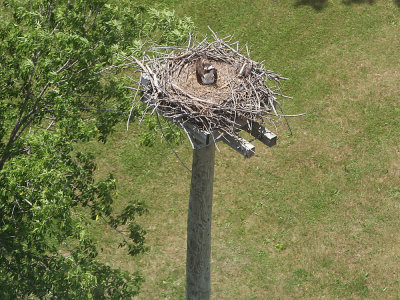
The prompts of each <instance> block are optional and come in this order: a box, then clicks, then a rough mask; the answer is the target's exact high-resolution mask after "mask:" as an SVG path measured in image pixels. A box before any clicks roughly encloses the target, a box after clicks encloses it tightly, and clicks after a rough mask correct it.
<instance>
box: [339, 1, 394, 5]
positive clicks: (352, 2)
mask: <svg viewBox="0 0 400 300" xmlns="http://www.w3.org/2000/svg"><path fill="white" fill-rule="evenodd" d="M395 1H399V0H395ZM342 2H343V3H344V4H346V5H351V4H363V3H368V4H371V5H372V4H374V3H375V0H343V1H342Z"/></svg>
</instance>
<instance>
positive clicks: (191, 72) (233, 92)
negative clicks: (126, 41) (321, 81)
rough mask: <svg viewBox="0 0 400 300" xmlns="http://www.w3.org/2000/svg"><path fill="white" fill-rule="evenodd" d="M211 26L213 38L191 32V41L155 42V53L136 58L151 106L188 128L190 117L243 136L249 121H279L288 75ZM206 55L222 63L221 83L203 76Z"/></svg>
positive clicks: (205, 128)
mask: <svg viewBox="0 0 400 300" xmlns="http://www.w3.org/2000/svg"><path fill="white" fill-rule="evenodd" d="M210 31H211V33H212V37H213V40H212V41H210V42H209V41H208V39H207V38H205V39H204V40H202V41H201V42H197V41H196V40H195V39H193V38H192V37H190V38H189V43H188V45H187V46H185V47H165V46H154V47H152V50H151V55H152V56H150V55H149V54H146V53H144V55H143V58H142V60H138V59H137V58H135V57H131V58H130V60H131V61H132V63H133V64H135V65H136V67H137V68H138V69H139V70H140V72H141V74H142V78H145V79H146V82H147V84H144V85H143V84H142V85H141V86H140V89H142V91H143V92H144V93H145V95H146V97H145V98H144V99H145V102H146V104H147V106H148V107H149V108H150V111H151V112H152V113H153V112H157V113H159V114H161V115H162V116H164V117H166V118H167V119H169V120H172V121H174V122H175V123H178V124H180V125H181V127H183V128H184V125H185V123H187V122H189V123H191V124H192V125H195V126H197V127H198V128H199V129H200V130H203V131H206V132H210V133H213V132H215V130H218V131H220V132H223V133H226V134H229V135H232V136H237V134H238V128H240V126H242V125H243V121H247V122H249V121H256V122H259V123H260V124H263V123H265V122H268V121H269V122H271V123H274V124H275V122H276V121H277V120H279V119H281V117H283V116H284V115H283V111H282V104H281V102H279V101H278V100H277V98H278V97H286V96H284V95H282V93H281V90H280V81H281V80H285V79H286V78H284V77H281V76H280V75H277V74H276V73H274V72H273V71H270V70H267V69H266V68H265V66H264V64H263V62H256V61H253V60H252V59H250V54H249V51H248V48H247V45H246V46H245V48H244V49H245V51H246V54H241V52H242V51H243V50H244V49H241V50H240V49H239V43H238V42H232V37H231V36H229V37H226V38H222V39H221V38H219V37H218V36H217V35H216V34H215V33H214V32H213V31H212V30H211V29H210ZM200 58H206V59H207V60H208V61H209V62H210V64H212V65H213V66H214V67H215V68H216V69H217V72H218V73H217V74H218V79H217V81H216V83H215V84H212V85H202V84H200V83H199V82H198V80H197V77H196V62H197V61H198V59H200ZM142 83H143V81H142ZM136 95H137V93H136ZM135 98H136V96H135ZM286 98H290V97H286ZM142 99H143V98H142ZM134 101H136V99H135V100H134ZM239 120H240V122H239Z"/></svg>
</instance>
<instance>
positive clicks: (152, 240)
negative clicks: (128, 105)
mask: <svg viewBox="0 0 400 300" xmlns="http://www.w3.org/2000/svg"><path fill="white" fill-rule="evenodd" d="M142 3H146V1H142ZM148 3H150V1H148ZM158 5H161V6H163V5H168V6H169V7H172V8H174V9H176V11H177V12H178V14H180V15H182V16H183V15H187V16H191V17H192V18H193V19H194V21H195V23H196V24H197V25H198V28H199V32H201V33H206V32H207V29H206V27H207V25H210V26H211V27H212V28H213V29H214V30H215V31H217V32H218V33H219V34H221V35H225V34H232V33H233V34H235V36H236V38H237V39H239V40H240V41H241V42H243V43H244V42H248V43H249V46H250V49H251V52H252V57H253V58H254V59H256V60H265V61H266V65H267V66H268V67H269V68H271V69H273V70H274V71H276V72H278V73H280V74H283V75H284V76H286V77H289V78H290V81H288V82H286V83H285V84H284V85H283V89H284V92H285V93H286V94H288V95H291V96H294V98H295V100H293V101H288V102H287V103H286V107H285V108H286V111H287V112H288V113H300V112H306V113H307V116H306V117H303V118H297V119H293V120H292V121H291V126H292V128H293V131H294V135H293V136H290V135H288V134H287V129H286V128H285V126H284V125H282V127H281V128H279V132H278V136H279V140H278V144H277V146H275V147H273V148H265V147H264V146H263V145H262V144H260V143H257V142H255V143H256V148H257V154H256V156H255V157H254V158H251V159H249V160H245V159H243V158H242V157H240V156H239V155H238V154H236V153H234V152H233V151H232V150H231V149H229V148H227V147H226V146H224V145H219V148H220V150H221V152H219V153H218V152H217V155H216V169H215V186H214V207H213V232H212V234H213V240H212V298H213V299H321V298H326V299H396V298H398V297H399V296H400V281H399V274H400V263H399V261H400V250H399V249H400V235H399V234H398V230H399V228H400V218H399V213H398V211H399V208H400V196H399V195H400V192H399V191H400V190H399V189H400V146H399V145H400V144H399V141H400V84H399V82H400V71H399V61H400V53H399V49H400V36H399V33H400V25H399V23H400V21H399V20H400V10H399V7H398V6H399V4H398V2H397V1H389V0H380V1H378V0H376V1H341V0H329V1H295V0H288V1H273V0H269V1H268V0H264V1H260V0H253V1H249V0H242V1H238V0H237V1H227V0H219V1H209V0H207V1H205V0H204V1H187V0H184V1H164V2H163V3H161V2H160V3H159V4H158ZM131 128H132V129H131V130H130V131H128V132H126V131H124V129H123V126H121V128H120V129H119V130H118V131H117V132H116V133H115V134H114V136H113V137H112V138H111V140H110V141H109V142H108V144H106V145H98V144H89V145H86V146H85V147H86V148H91V150H92V151H93V152H95V153H96V155H97V157H98V175H99V176H104V175H105V174H107V173H109V172H112V173H114V175H115V177H116V178H117V180H118V188H119V195H118V202H119V203H123V202H125V201H127V199H129V198H132V197H136V198H140V199H142V200H145V201H146V202H147V204H148V206H149V210H150V213H149V214H148V215H146V216H144V217H142V218H141V219H140V222H141V224H143V226H144V227H145V228H146V230H147V232H148V233H147V244H148V246H149V247H150V250H149V252H148V253H146V254H144V255H142V256H141V257H139V258H133V259H131V258H129V257H128V256H125V255H124V253H121V250H120V249H118V248H117V244H116V243H115V242H114V241H115V237H114V233H113V232H109V231H107V230H106V229H105V228H101V227H100V226H97V227H96V228H94V229H93V230H94V231H95V232H98V238H99V239H100V240H101V241H102V242H103V244H104V246H103V249H104V250H103V252H102V259H104V260H105V261H107V262H109V263H110V264H112V265H114V266H119V267H121V268H124V269H128V270H137V269H138V268H139V269H141V270H142V271H143V273H144V275H145V277H146V283H145V284H144V286H143V290H142V292H141V294H140V297H138V299H183V298H184V285H185V256H186V253H185V252H186V213H187V206H188V197H189V185H190V174H189V173H188V172H187V171H186V170H185V169H184V168H183V167H182V166H181V165H180V163H179V162H178V161H177V159H176V158H175V156H174V154H173V153H172V152H171V151H170V149H169V148H168V146H167V145H166V144H161V143H160V142H159V141H158V140H157V141H156V143H155V145H154V146H153V147H145V146H141V145H140V128H139V127H138V126H136V125H134V126H131ZM176 150H177V151H178V153H179V155H180V156H181V158H182V159H183V160H184V161H185V162H186V163H187V164H188V165H189V166H190V164H191V163H190V160H191V149H190V145H189V143H188V142H186V143H184V144H183V145H181V146H179V147H177V148H176ZM117 205H118V203H117Z"/></svg>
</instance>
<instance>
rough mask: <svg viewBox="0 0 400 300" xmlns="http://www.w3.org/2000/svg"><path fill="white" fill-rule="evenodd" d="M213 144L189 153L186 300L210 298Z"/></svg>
mask: <svg viewBox="0 0 400 300" xmlns="http://www.w3.org/2000/svg"><path fill="white" fill-rule="evenodd" d="M214 157H215V145H214V144H213V143H211V144H209V145H208V146H206V147H203V148H200V149H198V148H197V149H194V150H193V163H192V181H191V186H190V200H189V212H188V226H187V254H186V299H187V300H203V299H204V300H207V299H210V293H211V284H210V258H211V219H212V218H211V211H212V195H213V183H214Z"/></svg>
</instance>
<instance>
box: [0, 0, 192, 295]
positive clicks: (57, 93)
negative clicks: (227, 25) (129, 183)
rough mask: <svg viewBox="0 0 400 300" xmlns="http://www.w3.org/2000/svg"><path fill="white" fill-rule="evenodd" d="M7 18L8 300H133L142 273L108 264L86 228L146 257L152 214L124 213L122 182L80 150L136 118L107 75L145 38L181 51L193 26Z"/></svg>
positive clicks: (114, 9)
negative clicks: (94, 226) (99, 170)
mask: <svg viewBox="0 0 400 300" xmlns="http://www.w3.org/2000/svg"><path fill="white" fill-rule="evenodd" d="M0 14H1V15H0V17H2V18H0V20H1V21H0V209H1V214H0V298H2V299H3V298H4V299H14V298H29V297H33V298H35V297H37V298H53V297H54V298H61V299H102V298H105V297H107V298H112V299H124V298H128V299H130V298H131V297H133V296H134V295H136V294H137V293H138V291H139V287H140V283H141V282H142V278H141V276H140V275H139V274H138V273H127V272H122V271H121V270H114V269H112V268H110V267H108V266H105V265H103V264H102V263H100V262H98V261H97V260H96V257H97V248H96V243H95V241H94V240H93V239H92V237H91V235H90V233H89V232H88V231H87V229H86V224H87V223H88V222H90V221H89V219H90V218H92V219H94V220H98V221H99V222H103V223H105V224H107V225H109V226H111V228H113V229H114V230H115V231H116V232H117V233H118V235H120V236H121V243H120V246H121V247H125V248H126V249H127V251H128V253H129V254H131V255H136V254H138V253H142V252H144V251H145V250H146V247H145V245H144V237H145V231H144V230H143V229H142V228H141V227H140V226H139V225H138V224H137V223H136V220H135V217H136V216H138V215H142V214H143V213H145V212H146V211H147V208H146V207H145V205H144V203H141V202H140V201H131V202H130V203H129V204H128V205H127V206H126V207H125V209H123V211H122V212H121V213H120V214H115V212H113V201H114V196H115V193H116V184H115V180H114V178H113V177H112V175H110V176H109V177H108V178H106V179H103V180H95V177H94V172H95V168H96V165H95V163H94V158H93V156H92V155H90V154H88V153H81V152H75V151H74V144H75V143H77V142H82V141H88V140H91V139H94V138H97V139H100V140H102V141H104V142H105V141H106V139H107V136H108V135H109V134H111V133H112V131H113V127H114V125H115V124H117V123H118V122H119V121H121V120H122V119H125V118H126V114H125V112H128V111H129V108H130V102H131V99H130V97H131V95H130V93H129V91H128V90H127V89H125V88H124V86H125V85H126V84H125V83H124V80H125V79H123V78H124V77H123V75H124V74H123V73H122V70H121V69H118V68H115V69H113V70H112V72H108V73H107V72H105V70H106V69H107V68H109V67H110V66H111V65H112V64H113V63H116V62H118V60H119V59H120V58H121V57H122V56H123V55H124V54H126V55H130V54H135V55H139V54H140V53H141V50H142V47H143V45H144V43H145V42H144V41H143V40H141V37H142V36H152V37H154V38H155V39H156V42H157V43H160V42H161V43H178V42H181V41H182V40H183V39H184V38H185V37H186V35H187V32H188V31H189V30H191V29H192V28H193V24H192V23H191V21H190V20H189V19H184V20H179V19H177V18H176V17H175V16H174V14H173V13H172V12H169V11H166V10H165V11H161V12H158V11H156V10H150V11H146V10H145V9H144V8H143V7H136V6H134V5H125V6H124V7H119V6H118V2H117V1H102V0H89V1H83V0H76V1H57V0H33V1H22V0H9V1H5V2H4V5H3V6H2V7H0ZM3 17H4V18H3Z"/></svg>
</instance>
